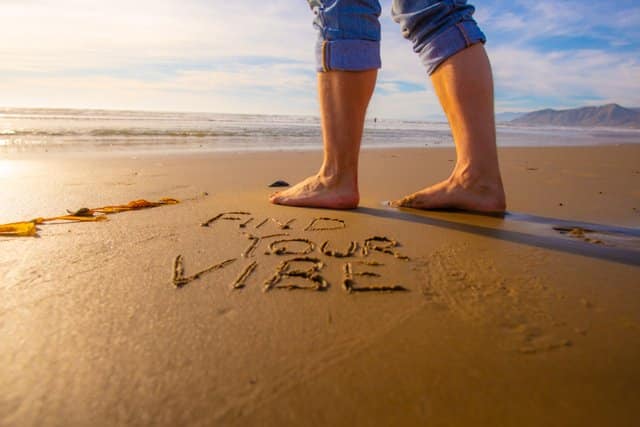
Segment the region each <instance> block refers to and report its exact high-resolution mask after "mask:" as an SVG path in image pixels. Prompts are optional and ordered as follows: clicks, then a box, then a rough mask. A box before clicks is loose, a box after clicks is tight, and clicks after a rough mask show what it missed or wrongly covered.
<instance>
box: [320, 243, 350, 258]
mask: <svg viewBox="0 0 640 427" xmlns="http://www.w3.org/2000/svg"><path fill="white" fill-rule="evenodd" d="M357 249H358V242H351V243H349V247H348V248H347V251H346V252H340V251H334V250H331V249H329V241H328V240H326V241H325V242H324V243H323V244H322V246H320V252H322V253H323V254H325V255H327V256H332V257H334V258H347V257H350V256H353V255H354V254H355V253H356V250H357Z"/></svg>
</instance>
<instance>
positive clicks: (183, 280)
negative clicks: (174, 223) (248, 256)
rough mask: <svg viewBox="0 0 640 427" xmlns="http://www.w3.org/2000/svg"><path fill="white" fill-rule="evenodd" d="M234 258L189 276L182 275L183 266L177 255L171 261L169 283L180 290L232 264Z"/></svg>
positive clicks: (181, 259)
mask: <svg viewBox="0 0 640 427" xmlns="http://www.w3.org/2000/svg"><path fill="white" fill-rule="evenodd" d="M235 260H236V258H233V259H228V260H226V261H222V262H221V263H219V264H214V265H211V266H209V267H207V268H205V269H204V270H202V271H199V272H197V273H196V274H192V275H191V276H186V277H185V275H184V264H183V258H182V255H178V256H177V257H176V259H175V260H173V277H172V278H171V282H172V283H173V284H174V285H175V287H176V288H181V287H183V286H185V285H187V284H189V283H190V282H193V281H194V280H196V279H199V278H200V276H202V275H203V274H206V273H210V272H212V271H216V270H220V269H222V268H224V267H226V266H227V265H229V264H231V263H232V262H234V261H235Z"/></svg>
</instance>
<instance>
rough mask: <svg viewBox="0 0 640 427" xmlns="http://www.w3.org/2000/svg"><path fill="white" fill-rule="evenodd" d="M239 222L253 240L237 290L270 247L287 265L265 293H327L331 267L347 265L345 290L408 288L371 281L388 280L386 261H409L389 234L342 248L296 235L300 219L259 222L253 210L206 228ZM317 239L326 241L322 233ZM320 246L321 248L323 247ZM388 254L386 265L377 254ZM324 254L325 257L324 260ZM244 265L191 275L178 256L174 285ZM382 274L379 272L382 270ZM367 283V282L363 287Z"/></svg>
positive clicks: (321, 221)
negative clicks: (258, 254) (384, 273)
mask: <svg viewBox="0 0 640 427" xmlns="http://www.w3.org/2000/svg"><path fill="white" fill-rule="evenodd" d="M223 221H234V222H236V223H237V229H238V231H239V234H240V235H241V236H243V237H244V238H246V239H247V240H248V244H247V247H246V248H245V250H244V251H243V252H242V254H241V258H242V259H244V260H245V264H246V265H245V266H244V268H243V269H242V271H241V272H240V274H239V275H238V276H237V277H236V279H235V280H234V281H233V283H232V284H231V287H232V288H233V289H241V288H244V287H245V286H246V285H247V282H248V281H249V279H250V278H251V277H252V276H254V275H255V274H256V273H255V271H256V268H257V267H258V261H257V260H256V259H254V258H256V252H257V250H258V249H259V247H261V246H262V247H264V250H265V252H264V254H265V255H273V256H277V257H282V261H281V262H280V263H279V264H278V265H277V266H276V267H275V268H274V269H273V271H271V272H270V273H269V275H268V276H267V277H266V279H264V281H263V286H262V290H263V291H264V292H268V291H272V290H276V289H288V290H312V291H326V290H328V289H329V288H330V287H331V285H330V284H329V282H328V281H327V280H326V279H325V278H324V277H323V275H322V271H323V269H324V268H325V267H326V265H327V263H333V262H341V263H342V265H341V267H342V289H343V290H344V291H346V292H348V293H355V292H401V291H407V288H405V287H404V286H402V285H400V284H381V283H379V284H367V283H369V282H370V281H371V280H380V281H383V280H384V279H383V278H382V275H381V274H380V273H379V271H380V267H382V266H384V265H385V262H404V261H408V260H409V257H407V256H405V255H402V254H401V253H400V252H399V251H398V247H399V243H398V242H397V241H396V240H394V239H391V238H389V237H386V236H377V235H374V236H370V237H367V238H366V239H363V240H361V241H351V242H350V243H349V244H348V245H347V246H346V247H345V248H336V247H334V245H333V244H332V242H331V241H330V240H322V241H321V239H317V241H314V240H312V239H310V238H307V237H298V236H292V235H291V233H292V232H294V231H295V230H294V228H293V226H292V224H293V223H294V222H295V218H294V219H290V220H288V221H279V220H277V219H275V218H264V219H262V220H261V221H257V220H256V218H255V217H254V216H253V215H252V214H251V213H250V212H242V211H234V212H221V213H219V214H217V215H215V216H213V217H212V218H211V219H209V220H207V221H205V222H203V223H202V224H200V225H201V226H202V227H207V228H213V227H214V226H215V225H216V224H217V223H220V222H223ZM269 223H271V224H272V228H273V226H275V228H276V230H277V232H275V233H274V232H271V233H269V234H266V233H264V232H262V230H261V228H263V227H265V226H266V225H267V224H269ZM346 227H347V224H346V222H345V221H344V220H342V219H339V218H330V217H318V218H313V219H312V220H311V221H310V222H309V223H308V224H307V225H306V226H305V227H304V228H302V229H301V232H304V233H307V234H314V233H321V232H326V231H332V230H340V229H345V228H346ZM315 235H316V236H319V237H320V238H321V237H322V236H321V235H320V234H315ZM318 243H319V244H318ZM376 253H377V254H384V255H386V260H385V262H382V261H378V260H373V259H371V257H370V255H372V254H376ZM321 255H323V256H324V257H323V258H322V259H321V258H319V256H321ZM236 261H238V258H229V259H226V260H223V261H221V262H219V263H216V264H213V265H210V266H208V267H207V268H205V269H203V270H201V271H199V272H197V273H193V274H190V275H187V274H186V272H185V269H184V259H183V257H182V255H178V256H177V257H176V258H175V260H174V262H173V277H172V283H173V284H174V285H175V286H176V287H178V288H181V287H183V286H185V285H187V284H189V283H191V282H193V281H194V280H197V279H199V278H200V277H202V276H204V275H206V274H209V273H212V272H214V271H217V270H221V269H223V268H225V267H227V266H228V265H231V264H233V263H235V262H236ZM376 270H377V271H376ZM361 282H362V283H361Z"/></svg>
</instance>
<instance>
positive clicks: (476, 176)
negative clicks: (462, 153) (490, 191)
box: [449, 162, 502, 187]
mask: <svg viewBox="0 0 640 427" xmlns="http://www.w3.org/2000/svg"><path fill="white" fill-rule="evenodd" d="M449 181H451V182H452V183H455V184H458V185H461V186H463V187H472V186H478V185H481V186H485V185H486V186H499V187H502V178H501V177H500V169H499V167H498V165H497V164H492V165H479V164H478V163H477V162H476V163H470V162H467V163H462V162H458V163H457V164H456V166H455V168H454V169H453V172H452V173H451V176H450V177H449Z"/></svg>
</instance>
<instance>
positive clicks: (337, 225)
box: [304, 216, 347, 231]
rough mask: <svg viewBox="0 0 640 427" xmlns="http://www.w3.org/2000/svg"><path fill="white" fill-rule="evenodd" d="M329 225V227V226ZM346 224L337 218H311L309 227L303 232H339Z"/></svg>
mask: <svg viewBox="0 0 640 427" xmlns="http://www.w3.org/2000/svg"><path fill="white" fill-rule="evenodd" d="M330 224H331V225H330ZM346 227H347V224H346V223H345V222H344V221H343V220H341V219H338V218H328V217H324V216H322V217H318V218H313V219H312V220H311V222H310V223H309V225H307V226H306V227H305V228H304V231H329V230H339V229H341V228H346Z"/></svg>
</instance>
